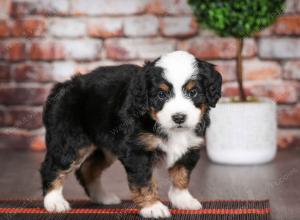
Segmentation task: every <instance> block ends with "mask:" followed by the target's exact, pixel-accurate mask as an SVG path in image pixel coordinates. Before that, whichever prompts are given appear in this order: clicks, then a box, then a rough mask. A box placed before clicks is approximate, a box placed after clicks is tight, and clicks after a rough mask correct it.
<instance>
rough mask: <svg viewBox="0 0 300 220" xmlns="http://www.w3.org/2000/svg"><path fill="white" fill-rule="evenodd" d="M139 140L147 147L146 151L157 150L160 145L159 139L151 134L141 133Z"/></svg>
mask: <svg viewBox="0 0 300 220" xmlns="http://www.w3.org/2000/svg"><path fill="white" fill-rule="evenodd" d="M138 140H139V141H140V142H141V143H142V144H144V145H145V146H146V150H149V151H152V150H155V149H156V148H157V147H158V145H159V144H160V140H159V138H157V137H156V136H155V135H153V134H150V133H140V134H139V136H138Z"/></svg>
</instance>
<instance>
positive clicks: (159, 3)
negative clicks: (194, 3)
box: [147, 0, 192, 15]
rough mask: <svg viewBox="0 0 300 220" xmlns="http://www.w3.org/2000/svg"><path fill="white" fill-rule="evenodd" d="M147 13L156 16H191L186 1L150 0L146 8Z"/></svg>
mask: <svg viewBox="0 0 300 220" xmlns="http://www.w3.org/2000/svg"><path fill="white" fill-rule="evenodd" d="M147 10H148V12H149V13H153V14H158V15H184V14H188V15H191V14H192V10H191V7H190V6H189V5H188V3H187V0H152V1H149V4H148V6H147Z"/></svg>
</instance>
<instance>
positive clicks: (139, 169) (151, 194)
mask: <svg viewBox="0 0 300 220" xmlns="http://www.w3.org/2000/svg"><path fill="white" fill-rule="evenodd" d="M152 161H153V158H151V153H141V152H139V153H137V154H136V153H132V152H130V154H129V156H127V157H126V158H125V159H123V160H121V162H122V163H123V165H124V167H125V169H126V172H127V177H128V182H129V188H130V191H131V192H132V196H133V201H134V202H135V203H136V204H137V205H138V206H139V207H140V208H141V211H140V215H141V216H143V217H145V218H166V217H170V216H171V214H170V211H169V209H168V207H167V206H165V205H164V204H163V203H162V202H161V201H160V200H159V195H158V190H157V184H156V182H155V180H154V178H153V177H152V167H153V164H152V163H153V162H152Z"/></svg>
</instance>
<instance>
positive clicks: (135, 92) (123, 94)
mask: <svg viewBox="0 0 300 220" xmlns="http://www.w3.org/2000/svg"><path fill="white" fill-rule="evenodd" d="M154 64H155V61H154V62H149V63H147V64H145V66H144V67H139V66H135V65H121V66H115V67H100V68H97V69H95V70H94V71H92V72H91V73H89V74H86V75H80V76H79V75H78V76H75V77H73V78H72V79H71V80H68V81H66V82H64V83H58V84H57V85H56V86H55V87H54V88H53V89H52V92H51V94H50V95H49V97H48V100H47V102H46V104H45V107H44V114H43V121H44V124H45V127H46V145H47V154H46V157H45V160H44V162H43V164H42V167H41V171H40V172H41V177H42V185H43V192H44V194H45V193H46V192H47V190H48V189H49V187H50V184H51V183H52V182H53V181H54V180H55V179H56V178H57V175H58V171H61V170H68V169H69V168H70V166H71V164H72V162H74V161H75V160H76V158H77V157H78V151H79V150H80V149H82V148H85V147H87V146H90V145H91V144H94V145H95V146H96V147H97V148H99V149H101V148H105V149H106V150H109V151H111V152H112V153H113V154H115V155H116V156H117V158H118V159H119V160H120V161H121V163H122V164H123V165H124V167H125V169H126V172H127V174H128V181H129V183H130V186H146V185H148V184H149V182H150V178H151V175H152V168H153V165H154V163H155V161H156V157H157V155H158V154H160V152H158V150H154V151H149V150H146V147H145V146H143V145H142V144H141V142H140V141H138V140H137V137H138V134H139V133H141V132H147V133H151V134H155V135H158V136H160V137H164V138H167V136H166V134H164V133H163V132H162V131H161V130H160V129H159V127H157V123H155V120H154V119H153V118H152V117H151V115H150V114H149V109H150V108H154V109H155V110H156V111H159V110H160V109H161V108H163V104H164V102H163V101H162V100H159V99H158V98H157V92H158V90H159V89H158V84H159V83H161V82H162V81H163V80H164V79H163V77H162V72H163V70H162V69H161V68H158V67H155V66H154ZM197 65H198V69H199V73H198V80H199V85H201V86H199V88H201V89H202V90H201V94H202V96H201V97H200V98H199V99H197V100H194V102H195V105H197V106H199V104H201V103H202V104H205V105H206V104H207V107H206V108H205V109H206V112H205V114H204V116H203V118H202V120H201V121H200V122H199V125H198V126H197V128H196V133H197V134H198V135H204V132H205V129H206V127H207V126H208V125H209V117H208V112H209V106H212V107H214V106H215V104H216V102H217V100H218V98H219V97H220V95H221V92H220V89H221V85H220V83H221V82H222V80H221V77H220V75H219V74H218V73H217V72H216V71H215V70H214V68H213V66H212V65H210V64H208V63H206V62H203V61H198V62H197ZM96 152H98V151H96ZM96 152H95V153H94V154H93V155H91V157H95V156H97V153H96ZM196 155H198V152H196V151H194V150H191V151H190V152H189V153H187V154H186V155H185V156H184V157H183V158H182V159H181V160H180V163H184V164H186V166H187V167H188V168H189V169H192V168H193V167H194V166H195V163H194V162H195V160H198V157H197V156H196ZM102 157H103V155H102V154H101V156H100V157H99V160H101V158H102ZM77 176H78V179H79V180H80V182H82V183H83V180H82V178H81V177H80V173H78V174H77Z"/></svg>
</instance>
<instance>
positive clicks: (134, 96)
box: [126, 69, 148, 118]
mask: <svg viewBox="0 0 300 220" xmlns="http://www.w3.org/2000/svg"><path fill="white" fill-rule="evenodd" d="M147 93H148V92H147V83H146V72H145V71H143V69H141V70H140V71H139V72H138V73H136V75H135V76H134V77H133V78H132V80H131V82H130V85H129V91H128V95H127V98H126V106H127V113H128V114H129V115H130V116H133V117H134V118H139V117H141V116H143V115H144V114H145V113H146V112H147V111H148V94H147Z"/></svg>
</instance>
